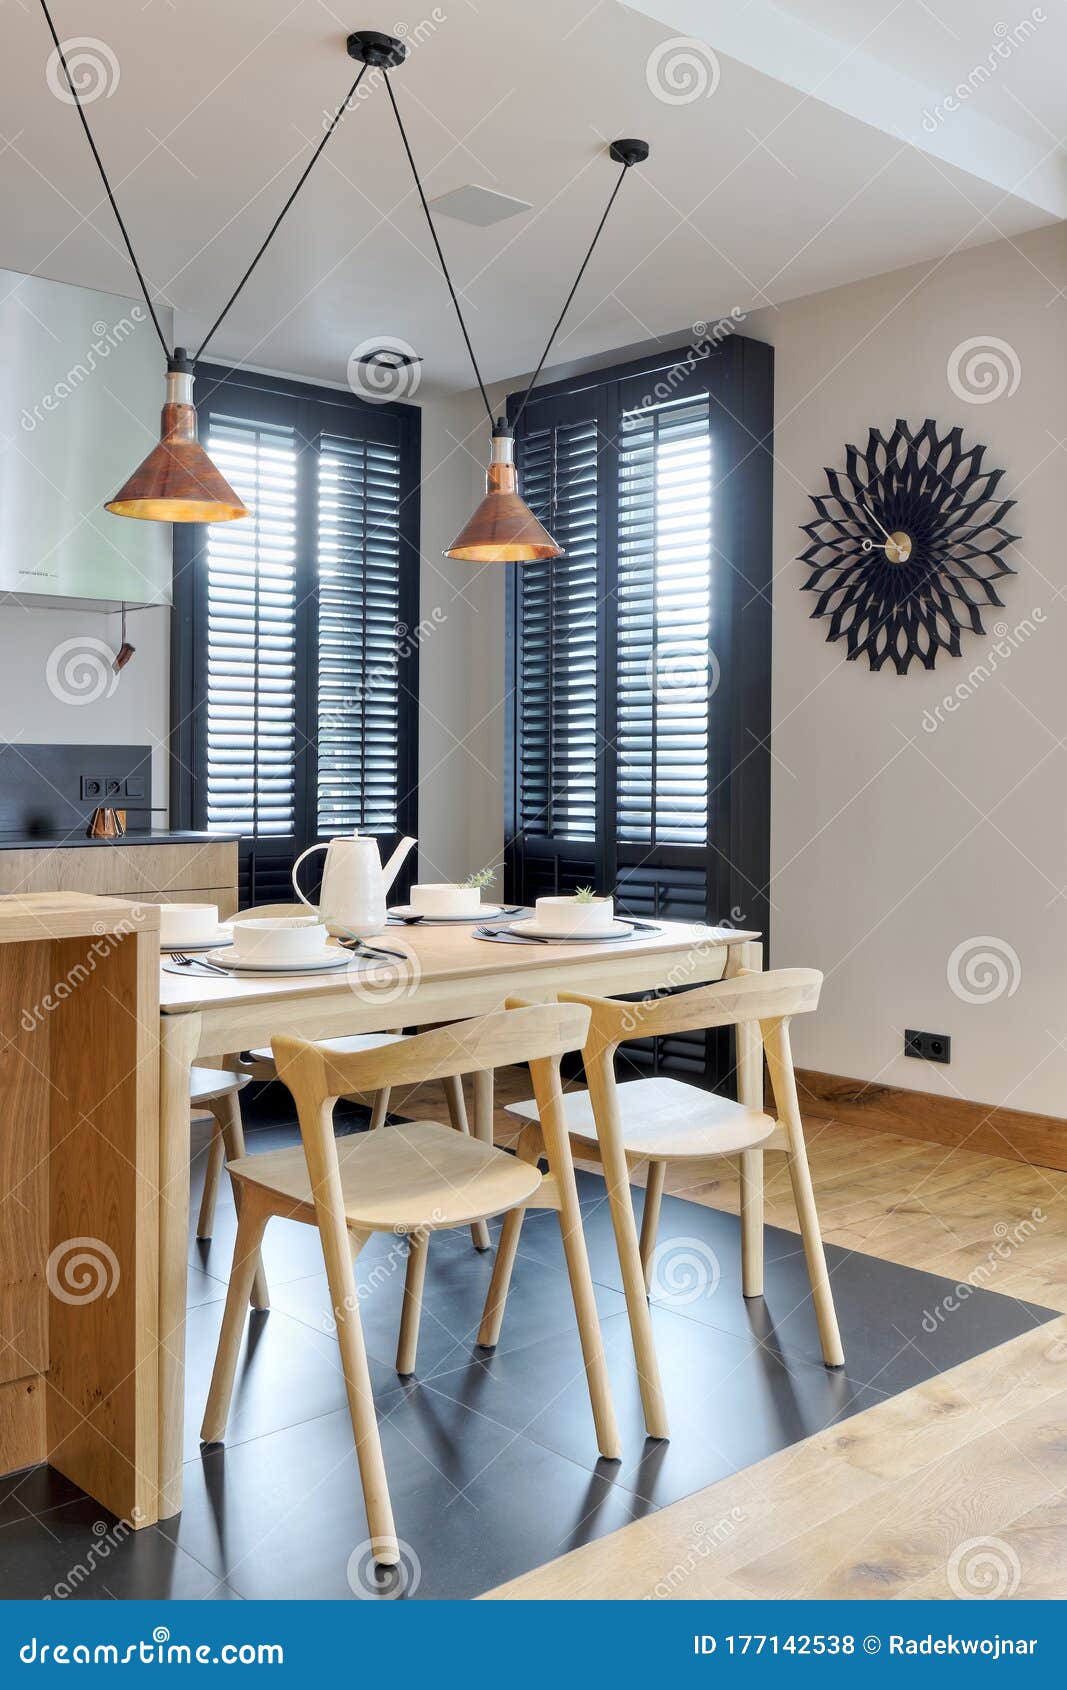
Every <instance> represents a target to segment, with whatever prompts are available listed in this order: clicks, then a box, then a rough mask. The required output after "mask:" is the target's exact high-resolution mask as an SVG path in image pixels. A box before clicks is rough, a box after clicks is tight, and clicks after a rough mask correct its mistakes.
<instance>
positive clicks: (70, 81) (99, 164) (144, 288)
mask: <svg viewBox="0 0 1067 1690" xmlns="http://www.w3.org/2000/svg"><path fill="white" fill-rule="evenodd" d="M41 10H42V12H43V13H44V15H45V21H46V23H47V24H48V28H49V31H50V33H51V36H52V40H53V41H54V42H55V44H56V52H57V53H58V54H59V62H60V64H61V65H62V66H63V74H64V76H65V77H66V79H67V85H68V87H69V88H70V92H71V97H72V99H73V101H74V104H75V106H76V107H77V109H78V116H79V117H80V118H81V121H82V128H83V129H84V130H85V139H86V140H87V141H88V143H89V146H90V149H91V151H92V155H93V157H94V159H95V160H96V168H97V170H99V172H100V180H101V181H102V182H103V184H104V190H105V192H106V194H107V197H108V199H109V200H110V201H111V209H112V211H113V212H114V213H115V221H116V223H117V224H118V226H119V229H120V231H121V234H122V238H123V240H124V241H125V243H126V251H127V252H128V253H129V255H130V263H131V264H132V265H133V267H134V269H135V270H136V272H137V280H138V282H139V283H140V286H141V292H142V293H143V294H144V302H145V304H146V305H147V306H148V311H149V315H150V316H151V318H152V322H153V324H154V325H155V330H156V333H157V335H158V336H159V344H160V346H162V348H163V354H164V357H166V358H167V359H168V360H169V359H170V348H169V346H168V345H167V342H166V338H165V336H164V334H163V330H162V329H161V328H160V326H159V318H158V317H157V316H156V308H155V306H154V305H153V304H152V301H151V299H150V298H149V294H148V284H147V282H146V281H145V279H144V275H143V273H142V271H141V266H140V265H139V264H138V262H137V254H136V253H135V252H134V250H133V242H132V241H131V240H130V237H129V234H128V232H127V229H126V225H125V223H124V222H123V221H122V213H121V211H120V210H119V208H118V202H117V200H116V199H115V195H114V193H113V192H112V188H111V183H110V182H109V181H108V175H107V171H106V170H105V169H104V161H103V159H102V158H101V157H100V154H99V152H98V151H97V146H96V142H95V141H94V140H93V132H92V130H91V129H90V128H89V120H88V118H87V117H86V115H85V111H84V108H83V106H82V103H81V98H80V96H79V94H78V90H77V88H76V87H75V86H74V78H73V77H72V76H71V74H70V66H69V65H68V64H67V55H66V53H65V52H64V51H63V43H62V42H61V41H60V39H59V36H58V35H57V34H56V26H55V24H54V23H53V22H52V14H51V12H50V11H49V10H48V5H47V0H41Z"/></svg>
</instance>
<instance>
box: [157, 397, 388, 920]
mask: <svg viewBox="0 0 1067 1690" xmlns="http://www.w3.org/2000/svg"><path fill="white" fill-rule="evenodd" d="M195 397H196V400H197V409H198V417H199V425H200V433H201V438H202V439H203V441H204V443H205V445H206V447H207V449H208V452H209V453H210V454H211V456H212V458H213V459H214V460H215V462H216V463H217V464H218V466H219V468H220V469H221V470H222V473H223V474H224V475H225V476H226V477H227V479H228V480H229V481H230V482H231V483H232V485H233V486H234V487H235V488H236V490H237V491H238V493H239V494H240V495H241V497H242V498H243V500H244V502H245V503H246V504H247V506H248V508H249V513H250V514H249V516H248V517H247V518H245V519H243V520H242V521H239V522H232V523H214V524H211V525H209V526H206V527H204V528H195V529H193V530H191V531H189V530H186V531H185V532H184V533H183V532H181V531H180V530H179V528H178V527H177V526H176V527H175V616H174V634H173V640H172V647H173V649H172V658H173V663H172V667H173V671H174V682H173V685H172V692H173V695H174V696H173V705H174V713H175V718H176V724H177V726H176V732H175V735H174V757H173V760H172V766H173V777H172V783H171V785H172V793H171V810H172V817H173V819H174V822H175V825H182V826H190V827H199V828H203V829H205V830H206V831H208V832H210V833H217V834H228V835H237V836H238V838H239V839H240V862H241V886H240V901H241V903H242V904H251V903H263V902H270V901H274V900H275V899H278V898H285V897H287V896H288V893H287V890H286V889H287V887H288V884H289V871H290V868H291V865H292V861H293V859H294V857H295V856H296V855H297V854H298V853H299V852H300V851H301V850H303V849H304V847H305V845H307V844H310V843H312V842H313V841H314V840H315V839H317V838H329V837H331V836H332V835H333V834H335V833H342V832H344V833H350V832H351V831H352V830H353V829H354V828H359V829H360V831H365V832H371V833H377V834H380V835H382V836H383V841H382V842H383V846H386V845H389V844H390V843H391V841H392V840H393V839H395V838H396V837H399V835H400V834H401V833H402V832H413V831H415V827H416V818H415V804H416V793H415V779H414V771H415V768H416V754H417V746H416V732H417V713H416V700H417V678H416V677H417V651H416V650H414V649H412V647H411V644H410V642H409V641H408V639H407V637H406V631H407V629H408V628H409V627H411V626H413V625H414V623H415V622H416V621H417V615H418V610H417V606H418V499H417V489H418V453H419V416H418V412H417V411H416V410H415V409H414V408H413V407H410V406H405V405H392V404H390V405H369V404H367V403H366V402H364V401H361V400H358V399H357V398H355V396H352V395H347V394H341V393H337V394H335V393H332V392H330V391H327V390H323V389H311V388H305V387H303V386H302V385H300V384H297V383H289V382H281V381H274V380H271V379H269V378H266V377H252V376H249V377H244V376H235V375H234V374H232V373H231V374H229V375H223V373H222V372H218V371H214V370H212V369H210V368H204V367H201V369H200V370H199V371H198V376H197V391H196V395H195ZM309 867H310V865H309Z"/></svg>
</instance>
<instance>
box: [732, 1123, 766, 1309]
mask: <svg viewBox="0 0 1067 1690" xmlns="http://www.w3.org/2000/svg"><path fill="white" fill-rule="evenodd" d="M738 1160H739V1164H740V1166H739V1170H738V1171H739V1174H740V1180H741V1293H742V1295H743V1296H745V1297H762V1296H763V1151H762V1150H743V1151H742V1152H741V1155H740V1157H739V1158H738Z"/></svg>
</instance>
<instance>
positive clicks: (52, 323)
mask: <svg viewBox="0 0 1067 1690" xmlns="http://www.w3.org/2000/svg"><path fill="white" fill-rule="evenodd" d="M169 315H170V314H169V313H168V312H163V313H161V320H162V323H163V332H164V333H165V334H166V333H167V332H168V330H169V328H170V324H169V322H168V321H167V319H168V317H169ZM164 374H165V369H164V360H163V355H162V353H161V351H160V347H159V342H158V340H157V339H156V336H155V333H154V331H153V328H152V324H151V321H150V319H149V316H148V312H147V311H146V309H145V307H144V305H143V303H139V302H138V301H136V300H132V299H123V298H122V297H120V296H119V295H118V294H112V293H96V292H94V291H93V290H91V289H89V288H80V287H70V286H68V285H67V284H66V283H65V282H50V281H46V280H44V279H43V278H41V277H38V276H22V275H18V274H17V273H16V272H14V271H12V270H0V602H4V601H6V602H18V603H21V604H30V605H48V604H60V603H62V604H64V605H67V606H69V605H70V604H71V602H72V601H74V602H81V603H83V604H86V605H92V607H93V608H95V609H100V610H103V609H106V608H107V607H108V606H109V605H115V604H118V603H119V601H121V600H125V601H126V602H127V603H128V604H137V605H141V604H169V603H170V600H171V574H172V566H171V529H170V524H169V523H158V522H135V521H132V520H131V519H130V518H128V517H121V516H112V515H111V513H110V512H109V511H106V510H104V508H103V507H104V501H105V499H109V498H111V497H112V495H113V494H114V493H115V491H116V489H117V488H119V487H121V485H122V483H123V482H124V481H125V480H126V478H127V476H128V475H129V474H130V472H131V470H133V469H135V468H136V466H137V465H138V464H139V463H140V461H141V459H142V458H143V457H144V456H145V454H146V453H147V452H148V451H150V450H151V448H152V446H153V445H155V443H156V441H157V440H158V439H159V413H160V407H161V405H162V403H163V388H164Z"/></svg>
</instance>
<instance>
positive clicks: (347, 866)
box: [293, 831, 416, 939]
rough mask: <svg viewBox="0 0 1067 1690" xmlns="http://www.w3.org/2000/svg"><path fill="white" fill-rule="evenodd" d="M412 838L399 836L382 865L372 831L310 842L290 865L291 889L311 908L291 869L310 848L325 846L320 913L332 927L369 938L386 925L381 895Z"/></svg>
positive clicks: (311, 849) (308, 854)
mask: <svg viewBox="0 0 1067 1690" xmlns="http://www.w3.org/2000/svg"><path fill="white" fill-rule="evenodd" d="M415 843H416V841H415V840H414V839H402V840H401V841H400V844H399V845H398V846H397V848H396V850H395V851H394V852H393V854H392V856H391V857H390V858H389V861H388V862H387V863H386V864H385V866H384V868H383V866H382V859H381V855H380V854H379V851H378V841H377V839H375V838H374V836H373V834H369V833H359V832H358V831H356V832H353V833H351V834H343V835H341V836H340V837H339V838H337V839H330V840H324V841H323V842H322V843H321V844H319V845H309V846H308V848H307V850H306V851H302V852H301V853H300V855H299V857H297V859H296V862H295V863H294V864H293V890H294V892H295V893H296V895H297V897H298V898H299V899H300V901H301V902H302V903H305V904H307V905H308V907H309V908H311V909H314V908H315V906H314V905H313V904H312V902H311V899H310V898H307V897H305V896H304V894H303V892H301V890H300V887H299V885H298V884H297V878H296V871H297V869H298V868H299V867H300V864H301V863H302V862H304V861H305V860H306V858H308V857H310V856H312V855H313V853H314V852H315V851H325V852H326V865H325V867H324V868H323V871H322V889H321V891H320V892H319V903H318V908H319V912H320V914H321V915H322V918H323V920H324V921H325V922H326V925H327V926H328V927H329V929H330V931H331V932H336V933H340V934H343V935H345V936H348V937H351V938H356V939H369V938H371V937H372V936H373V935H374V934H375V933H381V932H382V931H383V930H384V928H385V922H386V910H385V894H386V893H387V892H388V890H389V888H390V886H391V885H392V884H393V881H394V880H395V879H396V877H397V874H398V872H399V870H400V866H401V864H402V863H403V861H404V858H405V857H406V856H407V854H408V852H409V851H410V850H411V847H412V846H413V845H414V844H415Z"/></svg>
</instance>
